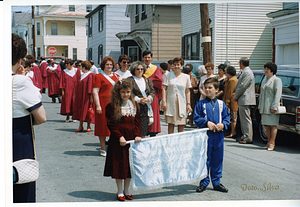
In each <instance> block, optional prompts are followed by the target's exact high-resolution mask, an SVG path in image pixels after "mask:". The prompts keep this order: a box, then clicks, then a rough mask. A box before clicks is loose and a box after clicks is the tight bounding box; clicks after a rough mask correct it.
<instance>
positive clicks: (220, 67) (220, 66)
mask: <svg viewBox="0 0 300 207" xmlns="http://www.w3.org/2000/svg"><path fill="white" fill-rule="evenodd" d="M225 68H226V65H224V64H220V65H218V69H222V70H223V71H225Z"/></svg>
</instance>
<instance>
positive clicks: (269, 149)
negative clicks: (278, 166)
mask: <svg viewBox="0 0 300 207" xmlns="http://www.w3.org/2000/svg"><path fill="white" fill-rule="evenodd" d="M274 148H275V145H274V144H269V147H268V149H267V150H268V151H273V150H274Z"/></svg>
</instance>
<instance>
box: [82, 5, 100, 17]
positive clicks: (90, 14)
mask: <svg viewBox="0 0 300 207" xmlns="http://www.w3.org/2000/svg"><path fill="white" fill-rule="evenodd" d="M104 6H105V5H99V6H97V7H96V8H95V9H94V10H93V11H91V12H90V13H88V14H87V15H86V16H85V17H86V18H89V17H91V16H92V15H93V14H95V13H96V12H97V11H99V10H101V9H102V8H103V7H104Z"/></svg>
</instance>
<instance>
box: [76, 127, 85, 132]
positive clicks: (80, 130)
mask: <svg viewBox="0 0 300 207" xmlns="http://www.w3.org/2000/svg"><path fill="white" fill-rule="evenodd" d="M82 131H83V127H82V128H81V129H77V130H76V131H75V132H82Z"/></svg>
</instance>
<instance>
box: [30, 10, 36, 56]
mask: <svg viewBox="0 0 300 207" xmlns="http://www.w3.org/2000/svg"><path fill="white" fill-rule="evenodd" d="M31 10H32V42H33V45H32V47H33V57H34V59H36V56H35V22H34V6H31Z"/></svg>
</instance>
